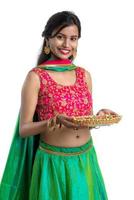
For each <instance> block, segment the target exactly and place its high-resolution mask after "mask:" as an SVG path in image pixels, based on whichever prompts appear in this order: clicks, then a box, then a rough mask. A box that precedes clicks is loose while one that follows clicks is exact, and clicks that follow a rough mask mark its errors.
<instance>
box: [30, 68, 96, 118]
mask: <svg viewBox="0 0 134 200" xmlns="http://www.w3.org/2000/svg"><path fill="white" fill-rule="evenodd" d="M30 71H33V72H35V73H36V74H38V76H39V79H40V90H39V94H38V102H37V106H36V112H37V114H38V119H39V120H40V121H42V120H45V119H50V118H52V117H54V116H55V115H56V114H57V113H58V114H66V115H67V116H83V115H90V114H91V110H92V106H93V103H92V96H91V93H90V91H89V89H88V86H87V83H86V82H85V78H84V77H85V70H84V68H82V67H77V68H76V69H75V72H76V81H75V83H74V84H73V85H69V86H68V85H66V86H65V85H61V84H59V83H57V82H56V81H54V80H53V78H52V77H51V76H50V75H49V74H48V73H47V70H44V69H41V68H37V67H35V68H32V69H31V70H30Z"/></svg>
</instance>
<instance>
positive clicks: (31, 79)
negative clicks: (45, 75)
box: [24, 67, 40, 88]
mask: <svg viewBox="0 0 134 200" xmlns="http://www.w3.org/2000/svg"><path fill="white" fill-rule="evenodd" d="M24 85H25V86H26V85H27V86H28V85H33V86H34V87H37V88H39V87H40V78H39V75H38V73H37V69H36V67H34V68H32V69H31V70H29V71H28V73H27V75H26V78H25V81H24Z"/></svg>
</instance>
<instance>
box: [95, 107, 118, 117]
mask: <svg viewBox="0 0 134 200" xmlns="http://www.w3.org/2000/svg"><path fill="white" fill-rule="evenodd" d="M106 114H108V115H109V114H110V115H116V116H118V114H117V113H116V112H114V111H112V110H110V109H106V108H104V109H101V110H99V111H98V112H97V114H96V115H97V116H98V115H99V116H103V115H106Z"/></svg>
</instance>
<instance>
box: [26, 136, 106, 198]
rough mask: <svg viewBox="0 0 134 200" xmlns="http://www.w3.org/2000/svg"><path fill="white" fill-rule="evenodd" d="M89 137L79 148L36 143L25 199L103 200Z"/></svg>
mask: <svg viewBox="0 0 134 200" xmlns="http://www.w3.org/2000/svg"><path fill="white" fill-rule="evenodd" d="M107 199H108V197H107V194H106V189H105V185H104V181H103V177H102V174H101V170H100V167H99V164H98V161H97V156H96V152H95V148H94V146H93V140H92V138H91V139H90V140H89V141H88V142H87V143H86V144H84V145H82V146H79V147H71V148H70V147H58V146H53V145H49V144H47V143H44V142H43V141H40V143H39V147H38V149H37V151H36V155H35V160H34V164H33V171H32V177H31V183H30V192H29V200H107Z"/></svg>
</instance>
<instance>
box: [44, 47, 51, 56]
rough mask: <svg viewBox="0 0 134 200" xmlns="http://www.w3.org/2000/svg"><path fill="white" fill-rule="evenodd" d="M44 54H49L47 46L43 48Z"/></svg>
mask: <svg viewBox="0 0 134 200" xmlns="http://www.w3.org/2000/svg"><path fill="white" fill-rule="evenodd" d="M44 52H45V54H47V55H48V54H49V53H50V48H49V47H47V46H45V47H44Z"/></svg>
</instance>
